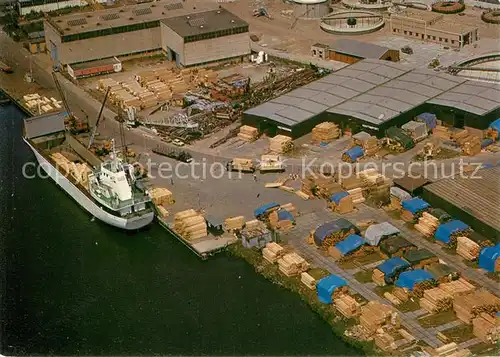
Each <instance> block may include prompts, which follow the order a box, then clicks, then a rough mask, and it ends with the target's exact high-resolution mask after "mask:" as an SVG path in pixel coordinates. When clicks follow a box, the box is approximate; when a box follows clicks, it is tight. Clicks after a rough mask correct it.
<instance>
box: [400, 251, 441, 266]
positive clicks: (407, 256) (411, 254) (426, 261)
mask: <svg viewBox="0 0 500 357" xmlns="http://www.w3.org/2000/svg"><path fill="white" fill-rule="evenodd" d="M403 259H404V260H406V261H407V262H408V263H410V265H411V266H412V267H413V268H415V269H421V268H423V267H425V266H427V265H430V264H433V263H438V262H439V258H438V257H437V256H436V255H435V254H434V253H432V252H430V251H428V250H427V249H425V248H422V249H412V250H409V251H407V252H405V253H404V254H403Z"/></svg>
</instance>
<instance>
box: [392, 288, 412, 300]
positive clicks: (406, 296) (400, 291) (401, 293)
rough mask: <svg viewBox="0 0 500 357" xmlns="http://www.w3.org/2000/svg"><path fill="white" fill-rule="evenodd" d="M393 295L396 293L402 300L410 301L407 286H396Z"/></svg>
mask: <svg viewBox="0 0 500 357" xmlns="http://www.w3.org/2000/svg"><path fill="white" fill-rule="evenodd" d="M392 295H394V296H395V297H396V298H398V299H399V300H400V301H402V302H405V301H408V299H409V298H410V293H409V291H408V289H407V288H400V287H395V288H394V289H393V290H392Z"/></svg>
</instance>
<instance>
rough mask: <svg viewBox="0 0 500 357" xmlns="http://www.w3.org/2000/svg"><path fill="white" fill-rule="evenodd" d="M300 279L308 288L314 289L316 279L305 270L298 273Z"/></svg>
mask: <svg viewBox="0 0 500 357" xmlns="http://www.w3.org/2000/svg"><path fill="white" fill-rule="evenodd" d="M300 281H301V283H302V284H304V285H305V286H306V287H308V288H309V289H311V290H316V279H314V278H313V277H312V276H311V275H309V274H308V273H307V272H302V273H300Z"/></svg>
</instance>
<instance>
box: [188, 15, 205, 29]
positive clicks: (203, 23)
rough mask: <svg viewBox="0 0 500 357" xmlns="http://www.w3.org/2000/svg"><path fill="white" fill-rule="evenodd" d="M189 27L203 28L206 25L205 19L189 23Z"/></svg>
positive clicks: (200, 18) (197, 19)
mask: <svg viewBox="0 0 500 357" xmlns="http://www.w3.org/2000/svg"><path fill="white" fill-rule="evenodd" d="M188 24H189V26H191V27H202V26H203V25H205V24H206V23H205V19H204V18H203V17H198V18H195V19H192V20H189V21H188Z"/></svg>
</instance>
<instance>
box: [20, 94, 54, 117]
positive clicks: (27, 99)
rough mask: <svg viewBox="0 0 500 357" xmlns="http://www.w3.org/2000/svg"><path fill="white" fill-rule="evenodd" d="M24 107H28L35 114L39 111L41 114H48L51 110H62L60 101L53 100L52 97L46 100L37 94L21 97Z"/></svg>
mask: <svg viewBox="0 0 500 357" xmlns="http://www.w3.org/2000/svg"><path fill="white" fill-rule="evenodd" d="M23 99H24V105H26V107H28V109H30V110H31V111H33V112H37V113H38V110H39V109H40V110H41V111H42V112H43V113H47V112H50V111H52V110H60V109H62V105H63V104H62V101H60V100H57V99H55V98H54V97H51V98H47V97H42V96H40V94H38V93H32V94H26V95H24V96H23Z"/></svg>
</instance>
